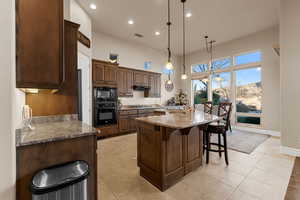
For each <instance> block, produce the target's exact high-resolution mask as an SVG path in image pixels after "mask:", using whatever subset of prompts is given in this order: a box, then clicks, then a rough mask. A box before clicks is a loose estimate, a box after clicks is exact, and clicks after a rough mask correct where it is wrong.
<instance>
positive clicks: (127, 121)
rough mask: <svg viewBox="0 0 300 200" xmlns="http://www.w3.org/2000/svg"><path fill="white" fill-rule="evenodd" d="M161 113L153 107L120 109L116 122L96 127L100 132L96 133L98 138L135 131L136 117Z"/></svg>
mask: <svg viewBox="0 0 300 200" xmlns="http://www.w3.org/2000/svg"><path fill="white" fill-rule="evenodd" d="M155 115H162V114H160V113H156V112H154V109H141V110H132V109H130V110H120V111H119V115H118V124H117V125H109V126H104V127H100V128H97V129H98V130H99V131H100V133H99V134H98V135H97V136H98V137H99V138H106V137H112V136H117V135H122V134H128V133H136V132H137V128H136V124H137V123H136V120H135V119H136V118H137V117H148V116H155Z"/></svg>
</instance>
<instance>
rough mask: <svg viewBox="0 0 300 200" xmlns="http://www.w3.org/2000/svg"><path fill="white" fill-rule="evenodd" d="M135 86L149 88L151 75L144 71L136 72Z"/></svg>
mask: <svg viewBox="0 0 300 200" xmlns="http://www.w3.org/2000/svg"><path fill="white" fill-rule="evenodd" d="M133 80H134V83H133V84H134V85H138V86H149V73H147V72H142V71H135V72H134V78H133Z"/></svg>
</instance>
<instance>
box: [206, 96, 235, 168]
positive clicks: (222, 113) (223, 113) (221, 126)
mask: <svg viewBox="0 0 300 200" xmlns="http://www.w3.org/2000/svg"><path fill="white" fill-rule="evenodd" d="M231 111H232V103H227V102H226V103H225V102H224V103H220V104H219V106H218V115H219V117H223V119H224V120H222V121H218V122H214V123H211V124H209V125H208V127H207V131H206V134H205V138H206V142H205V144H206V145H204V150H205V151H206V163H207V164H208V163H209V152H210V151H212V152H218V153H219V156H220V157H222V152H224V154H225V162H226V165H228V153H227V137H226V133H227V131H228V128H229V124H230V115H231ZM212 134H217V135H218V143H214V142H210V137H211V135H212ZM221 136H223V145H222V144H221ZM212 145H213V146H217V147H218V149H212V148H211V146H212Z"/></svg>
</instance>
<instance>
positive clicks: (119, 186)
mask: <svg viewBox="0 0 300 200" xmlns="http://www.w3.org/2000/svg"><path fill="white" fill-rule="evenodd" d="M98 146H99V148H98V160H99V163H98V174H99V176H98V181H99V183H100V184H99V193H100V194H99V196H100V199H101V200H102V199H104V200H185V199H188V200H214V199H217V200H222V199H224V200H225V199H227V200H258V199H260V200H269V199H270V200H277V199H278V200H279V199H283V197H284V195H285V191H286V187H287V184H288V180H289V176H290V174H291V171H292V166H293V162H294V158H293V157H290V156H284V155H282V154H280V148H279V147H280V141H279V139H276V138H269V139H268V140H266V141H265V142H264V143H263V144H261V145H260V146H259V147H258V148H257V149H256V150H255V151H254V152H252V153H251V154H245V153H240V152H236V151H232V150H229V166H226V164H225V161H224V157H222V158H219V156H218V154H216V153H211V154H210V163H209V164H208V165H206V164H203V166H202V167H200V168H198V169H197V170H195V171H194V172H192V173H190V174H189V175H187V176H186V177H184V178H183V179H182V180H181V181H180V182H179V183H177V184H176V185H174V186H173V187H171V188H169V189H168V190H167V191H165V192H161V191H159V190H158V189H157V188H155V187H154V186H153V185H151V184H150V183H149V182H147V181H146V180H145V179H143V178H142V177H140V176H139V168H138V167H137V160H136V148H137V147H136V134H132V135H126V136H121V137H115V138H111V139H106V140H101V141H99V142H98ZM204 161H205V158H204Z"/></svg>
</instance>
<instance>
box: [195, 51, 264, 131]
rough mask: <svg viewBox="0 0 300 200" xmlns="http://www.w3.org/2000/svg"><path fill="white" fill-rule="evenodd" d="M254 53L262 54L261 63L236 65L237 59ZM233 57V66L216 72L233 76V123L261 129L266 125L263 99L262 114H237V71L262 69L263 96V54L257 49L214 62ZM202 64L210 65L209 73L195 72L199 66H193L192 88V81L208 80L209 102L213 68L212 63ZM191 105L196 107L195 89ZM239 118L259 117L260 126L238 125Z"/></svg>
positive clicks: (231, 88)
mask: <svg viewBox="0 0 300 200" xmlns="http://www.w3.org/2000/svg"><path fill="white" fill-rule="evenodd" d="M254 52H260V53H261V61H259V62H252V63H247V64H241V65H236V60H235V57H236V56H239V55H243V54H248V53H249V54H250V53H254ZM228 57H231V59H232V66H230V67H228V68H225V69H217V70H215V71H214V74H219V73H223V72H230V75H231V83H230V90H231V92H230V93H231V95H230V99H231V101H232V104H233V113H234V114H233V115H232V121H233V122H234V124H235V125H237V126H242V127H249V128H261V127H262V126H263V123H264V115H263V113H264V109H263V107H264V104H263V98H262V99H261V110H262V111H261V113H240V112H236V71H237V70H243V69H250V68H258V67H259V68H261V87H262V96H263V94H264V81H263V67H262V62H263V52H262V50H261V49H256V50H251V51H246V52H241V53H237V54H233V55H232V56H224V57H220V58H216V59H214V60H213V62H214V61H215V60H221V59H224V58H228ZM200 63H202V64H203V63H208V71H207V72H193V69H192V66H194V65H197V64H193V65H191V86H192V84H193V83H192V80H195V79H196V80H199V79H203V78H208V80H209V83H208V93H209V94H208V100H209V101H212V75H213V74H211V67H212V62H210V61H208V62H207V61H204V62H200ZM190 97H191V104H192V105H194V94H193V88H192V87H191V95H190ZM238 116H249V117H259V118H260V125H254V124H247V123H238V122H237V117H238Z"/></svg>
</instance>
